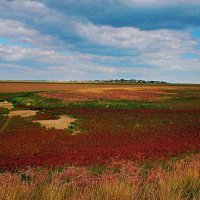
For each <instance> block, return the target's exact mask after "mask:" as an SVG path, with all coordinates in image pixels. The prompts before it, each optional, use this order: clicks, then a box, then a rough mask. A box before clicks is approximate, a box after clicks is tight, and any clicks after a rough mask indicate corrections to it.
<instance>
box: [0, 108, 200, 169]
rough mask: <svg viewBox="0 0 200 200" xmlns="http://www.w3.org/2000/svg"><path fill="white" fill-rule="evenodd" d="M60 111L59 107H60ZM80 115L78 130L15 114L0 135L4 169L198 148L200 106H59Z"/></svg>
mask: <svg viewBox="0 0 200 200" xmlns="http://www.w3.org/2000/svg"><path fill="white" fill-rule="evenodd" d="M56 111H57V112H58V110H56ZM59 112H60V113H66V114H67V113H70V114H75V115H77V116H78V117H80V118H81V119H82V120H81V121H80V126H81V127H80V128H84V130H83V133H82V134H79V135H75V136H72V135H69V134H68V133H66V132H65V131H59V130H53V129H51V130H45V129H43V128H41V127H39V126H37V125H36V124H33V123H31V122H29V121H27V120H25V119H22V118H20V117H14V118H13V119H12V120H11V122H10V125H9V126H8V128H7V129H6V131H5V133H4V135H2V136H0V146H1V148H0V169H2V170H16V169H21V168H26V166H45V165H48V166H50V167H51V166H62V165H65V164H73V165H99V164H107V163H109V162H110V161H111V160H112V159H118V160H122V159H130V160H141V159H158V158H159V159H162V158H168V157H170V156H173V155H177V154H180V153H186V152H189V151H198V150H199V149H200V128H199V127H200V120H199V116H200V110H197V109H196V110H150V109H148V110H147V109H138V110H122V109H97V108H92V109H88V108H80V109H70V110H69V109H68V110H59Z"/></svg>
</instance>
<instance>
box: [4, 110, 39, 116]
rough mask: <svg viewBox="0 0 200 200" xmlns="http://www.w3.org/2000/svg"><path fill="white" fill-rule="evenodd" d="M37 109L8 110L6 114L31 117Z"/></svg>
mask: <svg viewBox="0 0 200 200" xmlns="http://www.w3.org/2000/svg"><path fill="white" fill-rule="evenodd" d="M36 113H37V110H14V111H10V113H9V114H8V116H9V117H14V116H20V117H31V116H35V115H36Z"/></svg>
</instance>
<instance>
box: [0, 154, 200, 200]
mask: <svg viewBox="0 0 200 200" xmlns="http://www.w3.org/2000/svg"><path fill="white" fill-rule="evenodd" d="M116 169H117V172H116ZM0 199H1V200H7V199H9V200H18V199H29V200H31V199H36V200H37V199H41V200H47V199H51V200H54V199H56V200H62V199H63V200H64V199H71V200H134V199H136V200H144V199H145V200H198V199H200V156H199V155H198V156H196V157H194V158H188V159H185V160H182V161H179V162H178V163H177V164H172V163H169V168H168V169H167V170H164V169H162V168H161V167H157V168H155V169H153V170H151V171H149V172H148V174H147V175H145V176H144V174H143V175H142V169H141V168H138V167H136V166H135V165H134V163H131V162H121V163H113V164H112V165H111V166H110V168H109V170H108V171H107V172H105V173H103V174H101V175H94V174H91V173H90V172H88V171H87V170H86V169H85V168H83V167H82V168H75V167H70V168H68V169H66V170H64V171H63V172H60V173H58V172H53V173H52V175H51V176H49V175H48V171H47V170H42V171H36V170H31V169H29V170H27V171H26V172H23V173H22V172H21V174H12V173H3V174H1V175H0Z"/></svg>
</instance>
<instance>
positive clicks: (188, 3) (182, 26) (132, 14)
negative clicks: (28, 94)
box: [0, 0, 200, 83]
mask: <svg viewBox="0 0 200 200" xmlns="http://www.w3.org/2000/svg"><path fill="white" fill-rule="evenodd" d="M121 78H123V79H143V80H160V81H167V82H176V83H200V0H173V1H169V0H0V80H62V81H68V80H95V79H121Z"/></svg>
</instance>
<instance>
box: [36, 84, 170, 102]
mask: <svg viewBox="0 0 200 200" xmlns="http://www.w3.org/2000/svg"><path fill="white" fill-rule="evenodd" d="M164 94H165V95H169V94H170V95H172V94H173V93H166V92H164V91H162V90H161V89H154V88H153V87H151V88H140V89H138V90H137V89H136V90H134V88H132V89H131V88H127V89H120V88H117V89H108V88H107V89H102V88H101V90H99V89H96V90H94V89H92V88H90V89H88V91H87V92H84V90H83V91H81V90H80V91H58V92H53V93H52V92H43V93H40V95H41V96H43V97H47V98H58V99H62V100H64V101H65V102H74V101H85V100H88V99H110V100H114V99H118V100H119V99H126V100H155V99H161V98H163V97H164V96H163V95H164ZM161 95H162V96H161Z"/></svg>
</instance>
